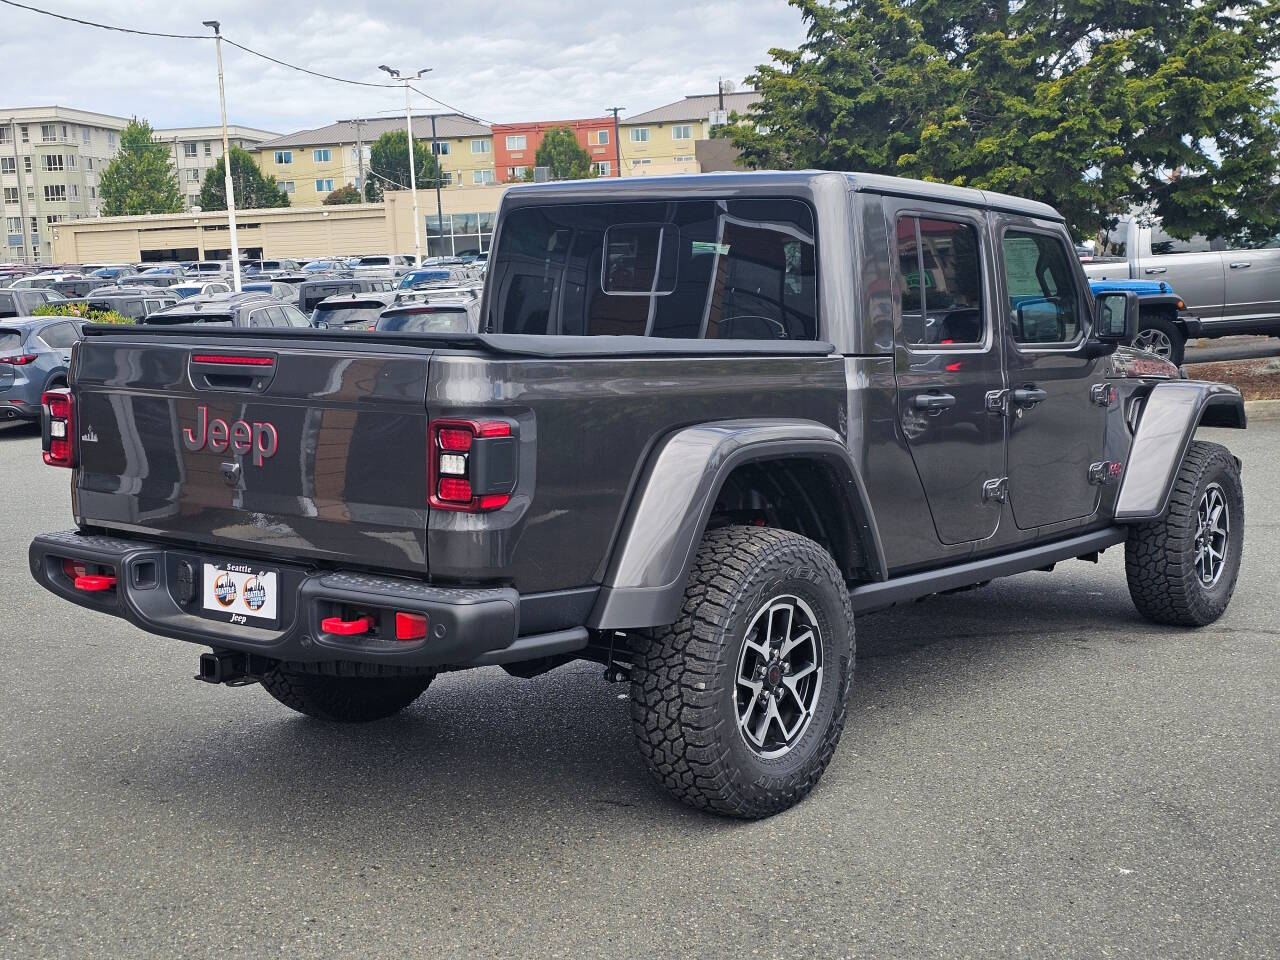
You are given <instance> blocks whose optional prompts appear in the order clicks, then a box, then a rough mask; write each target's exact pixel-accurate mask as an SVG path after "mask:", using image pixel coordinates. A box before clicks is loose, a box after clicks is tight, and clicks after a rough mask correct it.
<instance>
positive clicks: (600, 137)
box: [590, 130, 609, 147]
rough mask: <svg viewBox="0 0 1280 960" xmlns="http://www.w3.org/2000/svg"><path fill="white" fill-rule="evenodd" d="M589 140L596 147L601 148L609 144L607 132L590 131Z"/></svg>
mask: <svg viewBox="0 0 1280 960" xmlns="http://www.w3.org/2000/svg"><path fill="white" fill-rule="evenodd" d="M590 140H591V142H592V143H593V144H595V145H596V146H597V147H603V146H604V145H605V144H607V143H608V142H609V131H608V130H592V131H591V134H590Z"/></svg>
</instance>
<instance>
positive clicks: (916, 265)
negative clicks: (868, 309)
mask: <svg viewBox="0 0 1280 960" xmlns="http://www.w3.org/2000/svg"><path fill="white" fill-rule="evenodd" d="M897 244H898V296H899V300H900V303H901V306H902V339H903V342H905V343H907V344H908V345H910V346H919V347H937V346H953V345H954V346H975V345H978V344H981V343H982V341H983V335H984V333H985V328H986V324H985V321H984V320H983V310H982V260H981V256H980V252H981V248H980V247H979V244H978V232H977V231H976V230H975V229H974V228H973V226H972V225H971V224H967V223H958V222H956V221H954V220H937V219H934V218H931V217H899V218H898V229H897Z"/></svg>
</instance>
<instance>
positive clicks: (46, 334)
mask: <svg viewBox="0 0 1280 960" xmlns="http://www.w3.org/2000/svg"><path fill="white" fill-rule="evenodd" d="M39 339H40V340H42V341H44V343H45V344H46V345H47V346H49V347H51V348H52V349H54V350H59V349H62V348H64V347H70V346H72V345H73V344H74V343H75V342H76V339H77V337H76V328H75V327H73V326H72V325H71V324H69V323H53V324H50V325H49V326H47V327H45V328H44V330H42V331H41V332H40V337H39Z"/></svg>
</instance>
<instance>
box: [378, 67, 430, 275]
mask: <svg viewBox="0 0 1280 960" xmlns="http://www.w3.org/2000/svg"><path fill="white" fill-rule="evenodd" d="M378 69H379V70H382V71H383V72H385V73H388V74H390V75H391V76H392V77H394V78H395V79H397V80H399V81H400V83H401V84H403V85H404V128H405V133H407V134H408V135H409V144H408V146H409V192H410V193H412V194H413V265H414V266H415V267H420V266H422V224H420V223H419V222H418V175H417V172H416V171H415V170H414V168H415V167H416V166H417V163H416V158H415V157H414V154H413V111H412V110H411V109H410V107H409V83H410V81H413V80H417V79H418V78H419V77H420V76H422V75H423V74H424V73H429V72H430V71H431V68H430V67H424V68H423V69H421V70H419V71H418V72H417V73H415V74H414V75H413V76H412V77H406V76H401V75H400V71H399V70H392V69H391V68H390V67H388V66H387V65H386V64H385V63H384V64H382V65H380V66H379V67H378ZM433 121H434V118H433ZM438 196H439V194H438V193H437V197H438ZM393 254H394V251H393ZM393 262H394V261H393Z"/></svg>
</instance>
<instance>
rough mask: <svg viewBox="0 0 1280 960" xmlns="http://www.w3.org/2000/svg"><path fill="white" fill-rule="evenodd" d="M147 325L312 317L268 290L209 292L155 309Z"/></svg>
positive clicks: (247, 323) (291, 322)
mask: <svg viewBox="0 0 1280 960" xmlns="http://www.w3.org/2000/svg"><path fill="white" fill-rule="evenodd" d="M142 322H143V323H145V324H147V325H148V326H164V327H168V326H174V325H177V324H197V325H200V326H222V327H309V326H311V321H310V320H308V319H307V318H306V316H305V315H304V314H303V313H302V312H301V311H299V310H298V308H297V307H295V306H294V305H293V304H291V303H281V302H280V301H279V300H277V299H275V298H274V297H272V296H271V295H270V294H268V293H263V292H261V291H250V292H248V293H206V294H202V295H199V296H195V297H187V299H185V300H181V301H179V302H178V303H177V304H175V305H174V306H172V307H169V308H168V309H166V310H161V311H159V312H158V313H153V314H151V315H149V316H148V317H146V318H145V319H144V320H143V321H142Z"/></svg>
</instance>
